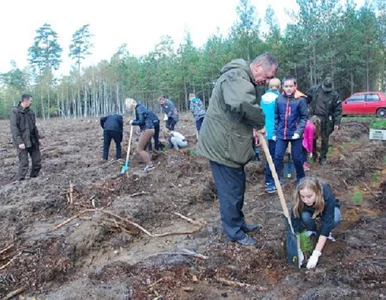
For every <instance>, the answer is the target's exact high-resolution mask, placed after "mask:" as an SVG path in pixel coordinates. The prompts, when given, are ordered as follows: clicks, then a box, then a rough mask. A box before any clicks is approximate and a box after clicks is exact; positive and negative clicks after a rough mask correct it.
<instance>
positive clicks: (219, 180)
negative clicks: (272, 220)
mask: <svg viewBox="0 0 386 300" xmlns="http://www.w3.org/2000/svg"><path fill="white" fill-rule="evenodd" d="M210 166H211V168H212V174H213V179H214V183H215V186H216V190H217V196H218V199H219V201H220V213H221V223H222V227H223V229H224V231H225V233H226V235H227V237H228V239H230V240H232V241H238V240H241V239H243V238H245V236H246V235H245V233H244V231H243V230H242V228H244V227H245V220H244V214H243V211H242V209H243V205H244V193H245V183H246V180H245V172H244V168H230V167H227V166H224V165H221V164H218V163H216V162H214V161H210Z"/></svg>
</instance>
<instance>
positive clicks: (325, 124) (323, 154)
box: [313, 116, 333, 161]
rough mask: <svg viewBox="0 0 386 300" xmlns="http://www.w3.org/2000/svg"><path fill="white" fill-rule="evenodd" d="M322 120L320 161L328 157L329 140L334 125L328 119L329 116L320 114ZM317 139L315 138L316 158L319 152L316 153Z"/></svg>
mask: <svg viewBox="0 0 386 300" xmlns="http://www.w3.org/2000/svg"><path fill="white" fill-rule="evenodd" d="M319 118H320V120H321V122H320V138H321V140H322V141H321V143H320V151H319V152H320V156H319V161H320V160H322V159H325V158H327V152H328V140H329V138H330V134H331V132H332V130H333V128H332V126H333V124H332V121H329V120H328V117H324V116H319ZM316 146H317V145H316V140H315V139H314V155H313V157H314V159H316V158H317V153H316Z"/></svg>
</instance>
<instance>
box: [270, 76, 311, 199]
mask: <svg viewBox="0 0 386 300" xmlns="http://www.w3.org/2000/svg"><path fill="white" fill-rule="evenodd" d="M282 87H283V93H282V94H281V95H279V96H278V97H277V99H276V104H275V127H274V133H273V137H272V139H273V140H274V141H276V146H275V157H274V164H275V169H276V172H277V174H281V168H282V163H283V159H284V155H285V151H286V149H287V146H288V143H291V156H292V159H293V162H294V165H295V170H296V177H297V180H296V181H297V182H299V180H300V179H302V178H303V177H304V176H305V174H304V169H303V151H302V136H303V132H304V128H305V126H306V123H307V118H308V112H307V103H306V99H305V95H304V94H303V93H301V92H299V91H298V90H297V83H296V77H295V76H292V75H287V76H285V77H284V78H283V80H282ZM279 176H280V175H279ZM276 191H277V189H276V186H275V183H274V182H271V183H270V184H269V185H268V187H267V189H266V192H267V193H274V192H276Z"/></svg>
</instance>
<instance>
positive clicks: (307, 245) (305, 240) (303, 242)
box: [297, 231, 313, 254]
mask: <svg viewBox="0 0 386 300" xmlns="http://www.w3.org/2000/svg"><path fill="white" fill-rule="evenodd" d="M297 236H298V238H299V241H300V249H301V250H302V252H303V253H306V254H310V253H311V252H312V250H313V247H312V243H311V239H310V237H309V236H307V235H306V232H305V231H303V232H302V233H298V234H297Z"/></svg>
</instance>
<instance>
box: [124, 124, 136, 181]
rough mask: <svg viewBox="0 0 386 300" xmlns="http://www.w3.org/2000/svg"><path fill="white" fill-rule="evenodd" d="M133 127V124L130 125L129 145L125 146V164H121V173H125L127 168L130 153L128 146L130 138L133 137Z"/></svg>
mask: <svg viewBox="0 0 386 300" xmlns="http://www.w3.org/2000/svg"><path fill="white" fill-rule="evenodd" d="M133 128H134V126H131V127H130V136H129V146H128V147H127V153H126V161H125V165H124V166H122V169H121V174H123V173H125V172H126V171H127V170H128V169H129V155H130V147H131V138H132V137H133Z"/></svg>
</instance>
